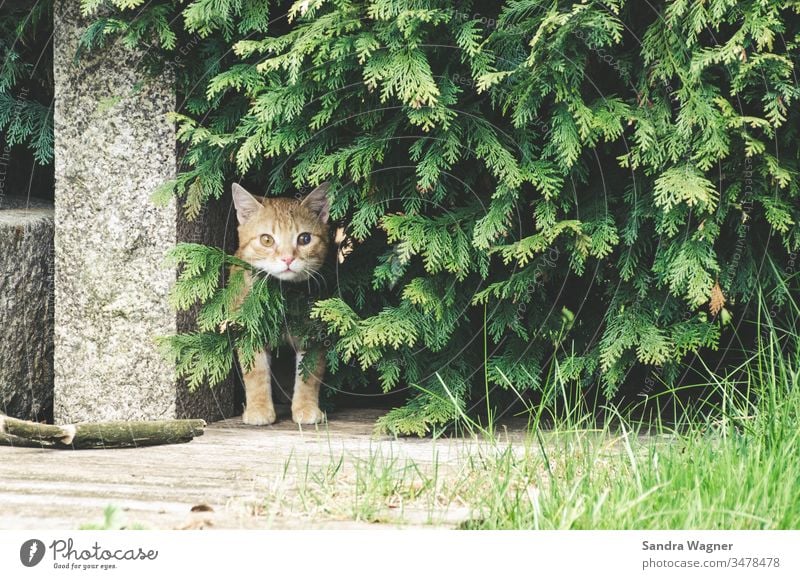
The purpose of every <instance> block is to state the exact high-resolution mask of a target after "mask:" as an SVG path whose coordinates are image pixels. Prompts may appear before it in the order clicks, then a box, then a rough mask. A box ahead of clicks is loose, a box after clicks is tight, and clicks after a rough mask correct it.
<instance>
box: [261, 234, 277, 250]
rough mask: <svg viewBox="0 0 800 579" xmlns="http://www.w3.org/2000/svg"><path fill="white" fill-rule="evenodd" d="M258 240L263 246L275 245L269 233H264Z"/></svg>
mask: <svg viewBox="0 0 800 579" xmlns="http://www.w3.org/2000/svg"><path fill="white" fill-rule="evenodd" d="M260 241H261V245H263V246H264V247H272V246H273V245H275V240H274V239H272V236H271V235H270V234H269V233H265V234H264V235H262V236H261V238H260Z"/></svg>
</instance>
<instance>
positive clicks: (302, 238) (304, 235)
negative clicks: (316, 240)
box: [297, 233, 311, 245]
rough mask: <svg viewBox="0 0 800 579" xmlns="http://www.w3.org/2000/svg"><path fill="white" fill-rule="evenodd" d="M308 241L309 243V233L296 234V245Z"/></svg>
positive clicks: (306, 243)
mask: <svg viewBox="0 0 800 579" xmlns="http://www.w3.org/2000/svg"><path fill="white" fill-rule="evenodd" d="M309 243H311V234H310V233H301V234H300V235H298V236H297V245H308V244H309Z"/></svg>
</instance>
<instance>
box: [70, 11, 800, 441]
mask: <svg viewBox="0 0 800 579" xmlns="http://www.w3.org/2000/svg"><path fill="white" fill-rule="evenodd" d="M82 5H83V7H84V9H85V11H86V12H87V13H89V14H97V15H99V14H102V17H100V16H98V17H97V21H96V23H95V24H94V25H93V26H92V27H91V28H90V29H89V31H88V32H87V35H86V44H87V46H89V47H91V46H95V45H99V44H101V41H102V40H103V38H106V37H109V36H119V35H121V36H122V38H123V39H124V40H125V41H126V42H128V43H130V44H132V45H140V46H142V47H144V48H145V49H146V50H147V51H148V54H149V56H150V57H151V58H150V59H149V60H150V61H151V62H152V63H155V64H156V65H158V64H159V63H160V64H167V65H168V66H171V67H173V68H174V69H175V71H176V74H177V76H178V83H179V89H180V90H181V91H182V92H183V93H184V95H185V98H186V100H185V103H184V104H183V106H182V109H181V110H180V111H178V112H177V113H176V115H175V119H176V121H177V123H178V125H179V135H180V140H181V142H182V143H183V144H184V145H185V146H186V150H187V154H186V157H185V167H184V172H183V173H182V174H181V175H180V176H179V178H178V179H177V181H175V182H171V183H167V184H165V185H164V187H163V188H162V189H161V190H160V191H159V192H158V196H159V197H160V198H162V199H163V198H165V197H166V198H168V197H169V196H171V195H173V194H176V195H177V196H178V197H180V198H181V199H182V200H183V203H184V204H185V207H186V209H187V212H188V213H189V215H195V214H197V213H198V212H199V211H200V209H201V207H202V206H203V204H204V202H205V201H206V200H208V199H210V198H218V197H220V195H222V193H223V189H224V188H225V187H226V186H228V185H229V183H230V182H231V181H232V180H240V179H242V180H244V181H245V182H247V183H248V184H251V185H252V188H253V189H254V190H257V191H258V190H259V188H260V191H258V192H262V191H263V192H264V193H265V194H267V195H286V194H292V193H293V192H294V191H296V190H298V189H303V188H305V187H309V186H313V185H317V184H319V183H320V182H322V181H324V180H330V181H331V182H332V184H333V186H332V189H331V191H332V192H331V202H332V209H331V214H332V218H333V219H334V220H335V221H338V222H339V223H340V224H342V225H343V226H344V227H346V229H347V232H348V234H349V237H350V241H351V243H352V253H351V254H350V255H349V257H348V258H347V259H346V260H345V261H344V263H342V264H341V265H340V267H339V268H338V271H337V275H336V277H335V279H330V280H328V283H329V284H333V285H334V287H335V291H333V296H332V297H330V298H327V299H323V300H320V301H316V302H315V303H314V304H313V308H312V313H313V316H314V317H315V318H316V319H317V320H321V321H322V322H324V324H325V328H326V331H327V335H326V336H322V337H321V338H320V339H322V340H327V341H329V342H330V349H329V352H328V360H329V368H330V372H329V376H328V382H329V383H330V384H332V385H333V386H335V387H340V388H357V387H359V386H360V385H364V384H370V383H371V384H379V385H380V387H381V388H383V389H384V390H385V391H390V390H394V389H397V388H401V387H404V386H406V385H408V386H410V387H411V389H412V392H413V395H412V396H411V398H410V400H409V402H408V403H407V404H406V405H405V406H404V407H402V408H399V409H396V410H394V411H393V412H391V413H390V414H389V415H388V416H387V417H386V418H385V419H384V420H383V421H382V423H381V424H382V426H383V427H384V428H386V429H388V430H391V431H394V432H401V433H420V434H422V433H425V432H428V431H430V430H431V429H432V428H436V427H438V426H440V425H444V424H447V423H448V422H449V421H450V420H452V419H453V418H454V417H456V415H457V414H458V413H459V412H461V411H462V410H465V409H468V407H469V405H470V404H471V403H473V402H475V401H477V400H478V399H479V397H480V396H481V395H482V393H483V392H484V389H485V388H486V387H487V386H488V387H489V388H492V389H494V388H501V389H510V388H513V389H514V390H516V391H518V392H520V393H522V394H523V395H524V393H525V392H526V391H536V390H537V389H541V388H542V384H543V381H544V380H545V376H553V375H554V373H556V372H557V373H558V376H559V377H560V378H561V380H562V381H564V382H566V383H570V384H573V385H577V386H578V387H580V388H584V389H586V388H589V387H590V386H591V385H595V384H599V385H601V387H602V393H603V394H604V395H606V396H612V395H614V393H615V392H616V391H617V390H618V388H619V387H620V385H621V384H623V383H624V382H625V380H626V377H627V376H629V375H630V374H629V373H630V371H631V369H632V368H635V367H637V366H638V367H639V368H645V369H646V370H647V371H648V372H650V374H651V380H652V379H653V377H655V379H656V380H657V381H664V382H667V383H670V382H673V381H675V380H677V379H679V377H680V370H681V367H682V363H684V362H685V361H686V358H687V356H690V355H692V354H694V353H697V352H702V351H705V350H706V349H713V348H716V347H717V346H718V345H719V344H720V343H721V342H723V343H724V340H725V339H726V337H725V333H728V334H730V333H732V332H734V331H735V328H736V327H738V326H739V324H740V323H742V322H743V321H746V320H747V319H748V316H750V314H751V312H750V310H749V304H750V303H751V298H752V296H753V295H754V291H755V290H756V288H757V287H760V289H762V290H763V291H764V292H765V294H766V295H768V296H769V299H770V300H771V304H773V309H772V310H771V312H773V313H774V314H775V315H780V312H781V308H782V307H783V304H784V303H785V302H786V298H787V296H788V295H789V293H790V292H792V291H796V289H797V285H798V284H797V264H796V261H795V259H796V255H797V250H798V249H799V248H800V227H798V222H799V221H800V203H798V193H799V190H798V179H797V171H798V143H800V140H799V139H798V134H797V130H798V127H799V126H800V123H799V122H798V121H799V120H800V119H798V113H799V109H798V106H797V103H798V96H800V94H799V91H798V86H797V82H796V67H797V64H798V54H800V52H799V51H798V41H800V18H798V11H800V2H796V1H763V0H749V1H744V2H737V1H733V0H709V1H707V2H687V1H686V0H671V1H667V2H656V3H641V2H632V1H629V2H623V1H621V0H587V1H584V2H580V3H578V2H565V1H549V2H543V1H540V0H511V1H506V2H449V1H445V0H416V1H414V0H376V1H366V2H357V1H347V0H331V1H326V0H303V1H299V2H296V3H294V4H290V5H289V4H284V3H277V2H269V1H268V0H193V1H190V2H178V1H173V2H168V1H154V2H148V3H145V2H144V1H143V0H111V1H106V2H103V1H102V0H82ZM175 258H176V260H177V261H178V262H179V263H182V264H183V266H184V269H183V274H182V276H181V280H180V281H179V283H178V285H177V287H176V291H175V301H176V305H177V306H180V307H188V306H190V305H191V304H193V303H195V301H197V300H199V301H200V302H203V303H205V304H206V305H205V307H204V309H203V310H202V317H201V332H200V333H197V334H192V335H184V336H177V337H175V338H173V339H171V340H170V341H168V347H169V349H170V351H171V353H172V355H173V356H174V358H175V360H176V362H177V363H178V368H179V369H180V370H181V372H183V373H184V374H186V375H188V376H189V377H190V379H191V380H192V383H193V384H195V385H199V384H200V383H202V382H203V381H205V380H209V381H210V382H211V383H212V384H213V382H214V381H215V380H218V379H219V378H220V377H221V376H223V375H224V374H225V372H226V371H227V369H228V368H230V366H231V364H232V363H233V357H232V355H231V342H232V341H233V342H236V343H237V344H238V345H239V346H240V347H242V348H244V349H245V350H246V351H252V349H253V348H254V347H255V345H256V344H258V343H260V342H261V341H267V342H275V340H276V338H277V336H279V325H280V324H281V323H282V316H281V315H279V312H280V311H281V308H282V307H284V305H283V302H282V298H281V296H280V295H279V294H280V288H279V286H277V285H274V284H272V283H271V282H270V281H269V280H266V281H264V283H263V284H262V285H261V286H259V289H258V291H257V292H254V295H252V296H251V298H250V299H249V300H248V301H246V302H245V304H244V305H243V306H242V308H240V309H237V307H236V306H235V302H234V300H233V299H232V297H231V296H232V295H233V293H234V292H232V291H231V286H232V285H233V286H235V285H236V284H238V283H241V280H237V278H235V277H232V278H230V279H229V280H228V283H227V286H226V285H225V284H224V283H223V282H222V280H223V277H222V276H223V274H224V271H225V268H226V267H227V265H226V264H230V263H231V258H230V257H226V256H224V255H222V254H221V253H220V252H219V251H218V250H214V249H211V248H203V247H198V246H183V247H180V248H179V249H178V250H177V251H176V252H175ZM221 326H222V327H225V328H226V332H225V333H220V332H219V328H220V327H221ZM230 338H233V340H230ZM482 404H483V403H482Z"/></svg>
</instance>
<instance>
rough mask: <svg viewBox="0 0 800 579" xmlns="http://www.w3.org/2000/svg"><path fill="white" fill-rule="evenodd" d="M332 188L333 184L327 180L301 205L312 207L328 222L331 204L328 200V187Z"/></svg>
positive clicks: (320, 217) (321, 219)
mask: <svg viewBox="0 0 800 579" xmlns="http://www.w3.org/2000/svg"><path fill="white" fill-rule="evenodd" d="M330 188H331V184H330V183H328V182H327V181H325V182H324V183H322V184H321V185H320V186H319V187H317V188H316V189H314V190H313V191H312V192H311V193H309V194H308V195H306V197H305V199H303V200H302V201H301V202H300V205H302V206H303V207H307V208H308V209H310V210H311V211H312V212H313V213H314V214H315V215H317V217H319V220H320V221H322V222H323V223H327V222H328V217H329V216H330V209H331V206H330V203H329V202H328V189H330Z"/></svg>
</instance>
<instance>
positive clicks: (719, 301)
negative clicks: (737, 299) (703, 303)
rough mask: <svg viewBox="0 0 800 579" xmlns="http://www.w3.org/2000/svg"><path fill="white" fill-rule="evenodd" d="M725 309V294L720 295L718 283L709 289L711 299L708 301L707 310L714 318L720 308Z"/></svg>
mask: <svg viewBox="0 0 800 579" xmlns="http://www.w3.org/2000/svg"><path fill="white" fill-rule="evenodd" d="M723 307H725V294H723V293H722V288H721V287H719V281H718V282H717V283H715V284H714V287H713V288H711V299H710V300H709V301H708V309H709V310H710V311H711V315H712V316H716V315H717V314H718V313H719V312H720V310H722V308H723Z"/></svg>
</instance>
